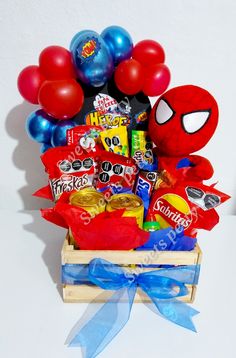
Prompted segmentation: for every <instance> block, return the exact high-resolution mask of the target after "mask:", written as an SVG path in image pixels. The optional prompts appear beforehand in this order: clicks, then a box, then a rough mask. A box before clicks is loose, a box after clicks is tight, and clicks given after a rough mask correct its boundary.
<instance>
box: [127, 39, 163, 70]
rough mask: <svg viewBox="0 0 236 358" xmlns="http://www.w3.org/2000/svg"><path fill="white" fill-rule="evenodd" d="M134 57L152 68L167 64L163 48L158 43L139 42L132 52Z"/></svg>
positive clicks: (149, 41) (151, 41)
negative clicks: (159, 64)
mask: <svg viewBox="0 0 236 358" xmlns="http://www.w3.org/2000/svg"><path fill="white" fill-rule="evenodd" d="M132 57H133V58H135V60H137V61H139V62H140V63H141V65H143V66H152V65H156V64H158V63H164V62H165V52H164V49H163V47H162V46H161V45H160V44H159V43H158V42H156V41H153V40H143V41H140V42H138V43H137V44H136V45H135V46H134V48H133V52H132Z"/></svg>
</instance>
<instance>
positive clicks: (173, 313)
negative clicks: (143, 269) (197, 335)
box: [148, 295, 199, 332]
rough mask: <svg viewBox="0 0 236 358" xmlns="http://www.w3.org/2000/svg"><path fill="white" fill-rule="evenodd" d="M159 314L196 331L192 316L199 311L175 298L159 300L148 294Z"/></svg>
mask: <svg viewBox="0 0 236 358" xmlns="http://www.w3.org/2000/svg"><path fill="white" fill-rule="evenodd" d="M148 296H149V297H150V298H151V300H152V302H153V303H154V305H155V306H156V308H157V309H158V311H159V312H160V314H161V315H162V316H163V317H164V318H166V319H167V320H168V321H171V322H173V323H175V324H177V325H179V326H182V327H184V328H186V329H189V330H191V331H193V332H197V330H196V327H195V325H194V323H193V321H192V317H194V316H196V315H197V314H198V313H199V312H198V311H197V310H195V309H194V308H192V307H190V306H189V305H187V304H186V303H184V302H181V301H179V300H176V299H172V300H171V301H165V300H160V299H158V298H156V297H153V296H152V295H148Z"/></svg>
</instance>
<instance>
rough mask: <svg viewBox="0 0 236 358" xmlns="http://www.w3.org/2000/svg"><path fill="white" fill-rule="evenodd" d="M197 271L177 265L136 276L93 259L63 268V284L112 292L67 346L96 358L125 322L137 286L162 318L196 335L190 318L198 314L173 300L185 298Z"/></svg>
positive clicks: (103, 261)
mask: <svg viewBox="0 0 236 358" xmlns="http://www.w3.org/2000/svg"><path fill="white" fill-rule="evenodd" d="M199 269H200V267H199V265H193V266H180V267H172V268H167V269H160V270H155V271H150V272H145V273H140V274H136V273H133V272H132V271H130V272H129V271H124V270H123V269H122V268H121V267H120V266H118V265H114V264H112V263H110V262H108V261H105V260H103V259H93V260H92V261H91V262H90V263H89V265H86V266H82V265H73V264H71V265H70V264H67V265H64V266H63V268H62V278H63V282H64V283H67V284H78V283H88V282H90V284H91V283H93V284H94V285H97V286H99V287H101V288H103V289H104V290H113V291H114V290H115V293H114V294H112V295H111V297H110V298H109V299H108V301H107V302H106V303H105V304H104V305H103V306H102V307H101V308H100V309H99V310H98V311H97V312H96V313H95V314H94V316H93V317H92V318H91V319H90V320H88V321H87V322H86V323H85V324H84V325H83V326H82V328H80V329H78V328H77V329H76V330H75V332H73V337H72V338H70V340H69V343H68V345H69V346H70V347H78V346H80V347H82V348H84V350H85V357H86V358H94V357H96V356H97V355H98V354H99V353H100V352H101V351H102V350H103V349H104V348H105V347H106V346H107V345H108V344H109V343H110V342H111V340H112V339H113V338H114V337H115V336H116V335H117V334H118V333H119V332H120V330H121V329H122V328H123V327H124V326H125V324H126V323H127V322H128V320H129V317H130V312H131V308H132V305H133V302H134V297H135V294H136V291H137V288H138V287H140V288H141V289H142V290H143V291H144V292H145V293H146V294H147V295H148V296H149V297H150V299H151V301H152V302H153V304H154V305H155V307H156V308H157V310H158V312H159V313H160V314H161V315H162V316H163V317H164V318H166V319H167V320H169V321H171V322H173V323H175V324H177V325H180V326H182V327H184V328H187V329H190V330H192V331H194V332H196V329H195V326H194V324H193V322H192V317H193V316H195V315H196V314H198V313H199V312H198V311H196V310H195V309H193V308H191V307H190V306H188V305H186V304H185V303H183V302H180V301H179V300H177V299H176V298H178V297H182V296H185V295H187V293H188V289H187V287H186V284H193V285H194V284H197V281H198V276H199ZM124 301H125V303H124Z"/></svg>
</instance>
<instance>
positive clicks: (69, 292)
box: [63, 285, 196, 303]
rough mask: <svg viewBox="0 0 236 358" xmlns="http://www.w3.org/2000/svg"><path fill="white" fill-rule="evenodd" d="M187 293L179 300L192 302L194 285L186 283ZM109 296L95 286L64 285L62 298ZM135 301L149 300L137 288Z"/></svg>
mask: <svg viewBox="0 0 236 358" xmlns="http://www.w3.org/2000/svg"><path fill="white" fill-rule="evenodd" d="M187 286H188V289H189V294H188V295H187V296H184V297H180V298H179V300H180V301H182V302H186V303H192V302H193V300H194V297H195V292H196V286H192V285H187ZM110 296H111V291H106V290H103V289H101V288H100V287H97V286H88V285H64V287H63V300H64V302H66V303H89V302H92V301H94V302H106V301H107V299H108V298H109V297H110ZM135 302H136V303H140V302H147V303H148V302H150V299H149V297H148V296H146V295H145V293H144V292H142V291H141V290H140V289H138V290H137V294H136V296H135Z"/></svg>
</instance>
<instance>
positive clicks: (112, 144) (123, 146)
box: [100, 126, 129, 157]
mask: <svg viewBox="0 0 236 358" xmlns="http://www.w3.org/2000/svg"><path fill="white" fill-rule="evenodd" d="M100 136H101V140H102V144H103V146H104V148H105V150H107V151H108V152H112V153H115V154H120V155H123V156H125V157H128V156H129V145H128V132H127V128H126V127H125V126H120V127H117V128H112V129H108V130H106V131H103V132H101V133H100Z"/></svg>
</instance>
